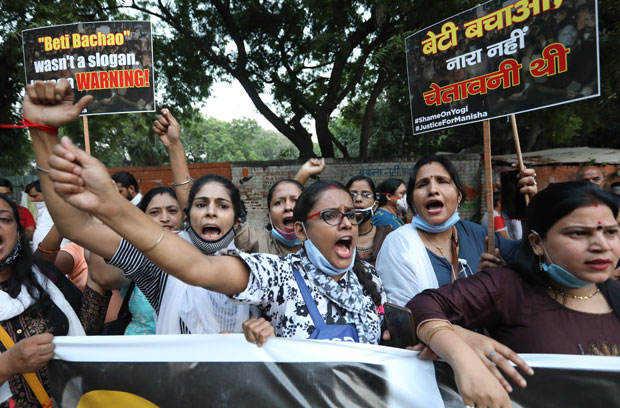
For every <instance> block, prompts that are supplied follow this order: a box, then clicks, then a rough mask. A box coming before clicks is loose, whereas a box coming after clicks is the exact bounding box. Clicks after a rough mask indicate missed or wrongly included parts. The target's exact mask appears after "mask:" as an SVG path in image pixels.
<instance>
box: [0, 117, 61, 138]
mask: <svg viewBox="0 0 620 408" xmlns="http://www.w3.org/2000/svg"><path fill="white" fill-rule="evenodd" d="M22 118H23V119H24V120H20V121H19V123H21V125H0V128H12V129H14V128H37V129H39V130H42V131H44V132H45V133H50V134H52V135H57V134H58V128H55V127H53V126H46V125H39V124H38V123H34V122H31V121H29V120H28V119H26V117H25V116H24V115H22Z"/></svg>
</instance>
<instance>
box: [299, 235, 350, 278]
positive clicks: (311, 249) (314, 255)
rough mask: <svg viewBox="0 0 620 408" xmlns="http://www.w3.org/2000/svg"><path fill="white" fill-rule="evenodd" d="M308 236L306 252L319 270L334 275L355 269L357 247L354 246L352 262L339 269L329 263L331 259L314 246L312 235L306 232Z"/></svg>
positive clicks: (305, 243)
mask: <svg viewBox="0 0 620 408" xmlns="http://www.w3.org/2000/svg"><path fill="white" fill-rule="evenodd" d="M302 225H303V224H302ZM304 232H306V227H305V226H304ZM306 236H307V237H308V239H307V240H306V241H305V242H304V250H305V251H306V254H307V255H308V259H310V262H311V263H312V265H314V266H316V267H317V269H318V270H319V271H321V272H323V273H324V274H325V275H328V276H332V277H333V276H338V275H340V274H342V273H345V272H347V271H349V270H351V269H353V264H354V263H355V254H356V251H357V248H355V247H353V255H352V256H351V264H350V265H349V266H348V267H346V268H344V269H338V268H336V267H335V266H334V265H332V264H331V263H329V261H328V260H327V258H325V257H324V256H323V254H322V253H321V251H319V249H318V248H317V247H316V246H314V244H313V243H312V241H310V237H309V236H308V233H307V232H306Z"/></svg>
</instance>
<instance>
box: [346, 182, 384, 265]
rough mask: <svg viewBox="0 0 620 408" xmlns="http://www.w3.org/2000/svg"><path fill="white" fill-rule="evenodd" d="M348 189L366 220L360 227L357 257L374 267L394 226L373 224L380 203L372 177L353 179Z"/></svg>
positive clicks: (347, 186)
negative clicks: (373, 217)
mask: <svg viewBox="0 0 620 408" xmlns="http://www.w3.org/2000/svg"><path fill="white" fill-rule="evenodd" d="M346 188H347V190H348V191H349V194H351V198H352V199H353V205H354V206H355V209H356V210H358V211H363V213H364V218H363V219H362V222H361V223H360V225H359V227H358V240H357V256H359V257H360V259H361V260H363V261H366V262H368V263H370V264H372V265H374V264H375V261H376V260H377V254H378V253H379V250H380V249H381V245H382V244H383V241H384V240H385V237H386V236H387V234H389V233H390V232H392V230H393V229H392V226H391V225H379V226H376V225H374V224H373V222H372V216H373V215H374V213H375V210H376V209H377V207H378V202H377V200H376V193H377V191H376V188H375V183H374V182H373V181H372V179H371V178H370V177H368V176H362V175H359V176H355V177H352V178H351V179H350V180H349V181H348V182H347V184H346Z"/></svg>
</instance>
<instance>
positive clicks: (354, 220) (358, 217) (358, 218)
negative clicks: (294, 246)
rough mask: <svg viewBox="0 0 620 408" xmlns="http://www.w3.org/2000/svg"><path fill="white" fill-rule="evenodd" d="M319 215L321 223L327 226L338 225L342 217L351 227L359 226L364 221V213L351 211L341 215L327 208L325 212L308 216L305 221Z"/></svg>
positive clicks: (338, 211) (340, 212)
mask: <svg viewBox="0 0 620 408" xmlns="http://www.w3.org/2000/svg"><path fill="white" fill-rule="evenodd" d="M317 215H320V216H321V218H322V219H323V221H325V222H326V223H327V224H328V225H333V226H336V225H340V223H341V222H342V220H343V219H344V217H347V220H349V222H350V223H351V224H353V225H359V224H360V223H361V222H362V221H364V211H360V210H351V211H349V212H346V213H343V212H342V211H340V210H336V209H335V208H328V209H325V210H321V211H319V212H318V213H314V214H312V215H309V216H308V217H307V218H306V220H309V219H310V218H313V217H316V216H317Z"/></svg>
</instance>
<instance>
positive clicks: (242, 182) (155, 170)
mask: <svg viewBox="0 0 620 408" xmlns="http://www.w3.org/2000/svg"><path fill="white" fill-rule="evenodd" d="M448 157H449V158H450V160H451V161H452V163H453V164H454V166H455V167H456V169H457V171H458V173H459V176H460V177H461V179H462V182H463V184H464V185H465V191H466V193H467V201H466V202H465V203H463V204H462V205H461V207H460V210H459V211H460V213H461V216H462V217H463V218H465V219H470V220H473V221H478V220H479V219H480V216H481V214H482V213H483V211H485V210H486V205H485V203H484V195H483V193H484V188H483V186H484V163H483V162H482V160H481V157H480V155H478V154H455V155H449V156H448ZM302 163H303V162H301V161H297V160H282V161H268V162H236V163H228V162H226V163H209V164H192V165H190V174H191V176H192V177H194V178H197V177H200V176H201V175H203V174H207V173H216V174H219V175H221V176H223V177H226V178H228V179H231V180H232V181H233V182H234V183H235V185H237V186H238V187H239V190H240V192H241V197H242V199H243V200H244V202H245V205H246V208H247V210H248V220H249V221H250V222H253V223H256V224H257V225H260V224H266V223H267V191H268V190H269V188H270V187H271V185H272V184H273V183H275V182H276V181H278V180H281V179H285V178H293V177H295V174H296V173H297V170H298V169H299V167H300V166H301V164H302ZM326 163H327V166H326V168H325V171H324V172H323V173H322V174H321V175H320V178H321V179H323V180H335V181H339V182H341V183H343V184H344V183H346V182H347V181H348V180H349V179H350V178H351V177H353V176H356V175H358V174H364V175H367V176H370V177H372V179H373V180H374V181H375V183H376V184H379V183H380V182H381V181H383V180H385V179H386V178H390V177H396V178H400V179H402V180H403V181H404V182H405V183H406V182H407V180H408V178H409V173H410V172H411V170H412V169H413V166H414V165H415V161H414V160H410V161H402V160H400V161H398V160H396V161H384V162H378V161H370V162H359V161H356V160H345V159H326ZM505 168H507V167H505V166H499V165H498V166H495V167H494V169H493V170H494V177H493V179H494V180H495V181H497V180H498V178H499V171H500V170H502V169H505ZM535 168H536V173H537V180H538V187H539V189H543V188H545V187H546V186H547V185H549V183H557V182H562V181H569V180H574V179H575V176H576V174H577V171H578V170H579V166H578V165H562V164H545V165H539V166H536V167H535ZM601 169H602V170H603V172H604V173H605V176H606V178H607V181H608V185H609V184H610V183H612V182H614V181H620V165H606V166H601ZM120 170H126V171H129V172H131V173H133V174H134V176H135V177H136V179H137V180H138V183H139V184H140V189H141V190H142V191H143V192H146V191H148V190H149V189H151V188H153V187H155V186H160V185H170V183H172V174H171V172H170V166H161V167H123V168H120V167H115V168H110V169H109V171H110V174H112V173H114V172H116V171H120ZM312 182H313V180H312V179H310V180H309V181H308V183H312Z"/></svg>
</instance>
